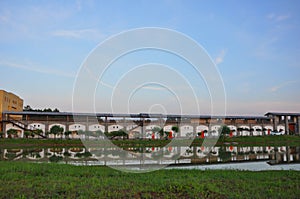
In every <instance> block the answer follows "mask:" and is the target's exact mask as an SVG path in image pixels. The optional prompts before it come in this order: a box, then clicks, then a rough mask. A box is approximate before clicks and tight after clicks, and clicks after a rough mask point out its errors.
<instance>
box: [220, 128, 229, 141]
mask: <svg viewBox="0 0 300 199" xmlns="http://www.w3.org/2000/svg"><path fill="white" fill-rule="evenodd" d="M218 132H219V135H220V137H221V138H223V139H224V138H225V137H226V136H228V135H229V134H230V128H229V127H228V126H226V125H223V126H221V127H220V128H219V129H218Z"/></svg>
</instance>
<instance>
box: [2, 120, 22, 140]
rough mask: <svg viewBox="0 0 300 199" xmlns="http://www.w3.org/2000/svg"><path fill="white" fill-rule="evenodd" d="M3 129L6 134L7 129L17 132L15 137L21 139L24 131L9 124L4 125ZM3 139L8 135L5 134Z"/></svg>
mask: <svg viewBox="0 0 300 199" xmlns="http://www.w3.org/2000/svg"><path fill="white" fill-rule="evenodd" d="M5 128H6V132H7V131H8V130H9V129H14V130H17V137H23V135H24V130H23V129H21V128H20V127H18V126H16V125H14V124H11V123H9V124H6V126H5ZM5 137H6V138H7V137H8V134H7V133H5Z"/></svg>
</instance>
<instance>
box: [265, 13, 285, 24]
mask: <svg viewBox="0 0 300 199" xmlns="http://www.w3.org/2000/svg"><path fill="white" fill-rule="evenodd" d="M290 17H291V15H290V14H281V15H276V14H274V13H270V14H268V15H267V18H268V19H269V20H271V21H277V22H279V21H284V20H287V19H289V18H290Z"/></svg>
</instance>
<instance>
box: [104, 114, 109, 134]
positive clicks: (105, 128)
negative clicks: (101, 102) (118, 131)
mask: <svg viewBox="0 0 300 199" xmlns="http://www.w3.org/2000/svg"><path fill="white" fill-rule="evenodd" d="M104 132H108V121H107V117H105V120H104Z"/></svg>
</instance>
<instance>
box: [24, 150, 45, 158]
mask: <svg viewBox="0 0 300 199" xmlns="http://www.w3.org/2000/svg"><path fill="white" fill-rule="evenodd" d="M26 158H28V159H30V160H39V159H42V158H44V149H35V150H33V151H30V152H29V153H28V155H26Z"/></svg>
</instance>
